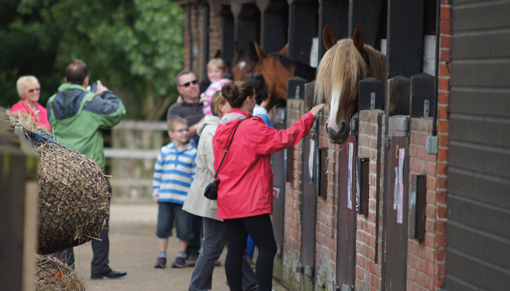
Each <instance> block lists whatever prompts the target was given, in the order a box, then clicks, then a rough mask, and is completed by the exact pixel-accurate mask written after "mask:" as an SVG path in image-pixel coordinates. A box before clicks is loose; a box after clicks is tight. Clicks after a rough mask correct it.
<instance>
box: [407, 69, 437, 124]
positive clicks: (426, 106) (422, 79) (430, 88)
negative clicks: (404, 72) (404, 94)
mask: <svg viewBox="0 0 510 291" xmlns="http://www.w3.org/2000/svg"><path fill="white" fill-rule="evenodd" d="M433 100H434V77H433V76H432V75H429V74H427V73H421V74H418V75H415V76H412V77H411V104H410V108H409V112H410V114H411V117H432V114H431V111H430V109H431V108H432V106H433Z"/></svg>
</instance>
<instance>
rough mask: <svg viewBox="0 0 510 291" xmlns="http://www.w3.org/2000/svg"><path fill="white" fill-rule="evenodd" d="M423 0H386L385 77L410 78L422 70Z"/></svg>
mask: <svg viewBox="0 0 510 291" xmlns="http://www.w3.org/2000/svg"><path fill="white" fill-rule="evenodd" d="M423 1H424V0H416V1H408V0H388V15H387V22H388V23H387V25H388V26H387V36H386V37H387V51H386V72H387V78H388V79H390V78H393V77H395V76H398V75H403V76H406V77H411V76H413V75H416V74H419V73H420V72H421V70H422V59H423V7H424V5H423Z"/></svg>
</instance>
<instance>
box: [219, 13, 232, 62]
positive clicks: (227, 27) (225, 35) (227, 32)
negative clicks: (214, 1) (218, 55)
mask: <svg viewBox="0 0 510 291" xmlns="http://www.w3.org/2000/svg"><path fill="white" fill-rule="evenodd" d="M217 11H219V12H218V15H220V16H221V30H222V33H221V52H222V54H223V59H224V60H225V61H226V62H231V61H232V60H233V59H234V26H235V25H234V16H233V15H232V11H231V9H230V5H221V6H220V9H218V10H217Z"/></svg>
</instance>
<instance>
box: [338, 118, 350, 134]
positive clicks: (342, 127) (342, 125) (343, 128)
mask: <svg viewBox="0 0 510 291" xmlns="http://www.w3.org/2000/svg"><path fill="white" fill-rule="evenodd" d="M348 130H349V127H348V126H347V123H346V122H345V121H342V122H341V123H340V135H341V136H346V135H347V131H348Z"/></svg>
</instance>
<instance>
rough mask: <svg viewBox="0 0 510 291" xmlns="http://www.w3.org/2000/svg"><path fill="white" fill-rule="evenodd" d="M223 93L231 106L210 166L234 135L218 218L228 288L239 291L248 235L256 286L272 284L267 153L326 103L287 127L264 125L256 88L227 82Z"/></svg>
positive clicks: (294, 135) (263, 290) (298, 132)
mask: <svg viewBox="0 0 510 291" xmlns="http://www.w3.org/2000/svg"><path fill="white" fill-rule="evenodd" d="M222 93H223V96H224V97H225V98H226V99H227V100H228V103H229V104H230V106H231V107H232V108H233V109H232V110H231V111H229V112H228V113H227V114H225V115H224V116H223V118H222V119H221V121H220V125H219V126H218V129H217V130H216V134H215V135H214V138H213V148H214V166H215V169H218V166H219V164H220V162H221V160H222V158H223V155H224V154H225V150H226V148H227V146H228V144H229V142H230V139H231V138H232V134H233V133H234V130H235V128H236V126H237V125H238V124H239V123H240V122H241V121H244V122H243V123H241V124H240V125H239V127H238V129H237V131H236V132H235V136H234V138H233V141H232V144H231V146H230V149H229V151H228V153H227V154H226V156H225V159H224V161H223V164H222V166H221V169H220V171H219V172H218V178H217V179H218V180H220V181H221V182H220V184H219V187H218V201H217V207H218V218H221V219H223V220H224V222H225V228H226V230H227V240H228V252H227V258H226V261H225V272H226V275H227V280H228V283H229V286H230V290H234V291H237V290H242V286H241V284H242V275H241V270H242V267H241V266H242V257H243V253H244V252H245V250H246V239H247V237H248V234H249V235H250V236H251V237H252V238H253V240H254V241H255V244H256V245H257V248H258V250H259V256H258V258H257V265H256V267H255V273H256V276H257V282H258V284H259V290H260V291H270V290H271V287H272V275H273V259H274V255H275V254H276V242H275V239H274V235H273V227H272V225H271V219H270V217H269V215H270V214H271V213H272V212H273V195H272V189H273V173H272V171H271V167H270V158H271V154H272V153H275V152H278V151H281V150H283V149H286V148H290V147H293V146H295V145H296V144H297V143H298V141H299V140H300V139H301V138H303V137H305V136H306V135H307V134H308V133H309V132H310V128H311V127H312V125H313V122H314V121H315V116H316V115H317V114H318V113H319V112H320V111H321V109H322V107H323V106H324V104H321V105H318V106H315V107H314V108H312V110H310V112H308V113H306V114H305V115H303V116H302V117H301V120H300V121H298V122H296V123H294V124H293V125H292V126H291V127H290V128H289V129H287V130H280V131H277V130H276V129H274V128H271V127H268V126H266V125H265V124H264V121H263V120H262V119H261V118H260V117H253V116H251V115H252V111H253V108H254V107H255V104H256V101H255V91H254V90H253V86H251V85H250V84H248V83H246V82H242V81H239V82H236V83H234V82H228V83H227V84H225V85H224V86H223V88H222Z"/></svg>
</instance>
